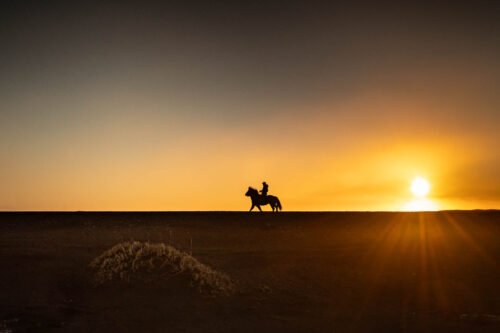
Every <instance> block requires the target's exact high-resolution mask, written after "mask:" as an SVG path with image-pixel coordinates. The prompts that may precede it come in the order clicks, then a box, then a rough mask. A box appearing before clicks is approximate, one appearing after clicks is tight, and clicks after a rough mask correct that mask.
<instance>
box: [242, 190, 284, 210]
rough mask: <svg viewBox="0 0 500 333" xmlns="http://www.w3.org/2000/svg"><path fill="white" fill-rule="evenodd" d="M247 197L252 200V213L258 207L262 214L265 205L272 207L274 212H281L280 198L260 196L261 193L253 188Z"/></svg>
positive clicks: (246, 194)
mask: <svg viewBox="0 0 500 333" xmlns="http://www.w3.org/2000/svg"><path fill="white" fill-rule="evenodd" d="M245 196H247V197H250V199H251V200H252V207H251V208H250V211H252V209H253V208H254V207H255V206H257V208H258V209H259V210H260V211H261V212H262V209H261V208H260V206H265V205H271V208H272V210H273V212H277V211H278V210H281V202H280V199H278V197H275V196H274V195H260V194H259V191H257V190H256V189H254V188H252V187H249V188H248V191H247V193H245Z"/></svg>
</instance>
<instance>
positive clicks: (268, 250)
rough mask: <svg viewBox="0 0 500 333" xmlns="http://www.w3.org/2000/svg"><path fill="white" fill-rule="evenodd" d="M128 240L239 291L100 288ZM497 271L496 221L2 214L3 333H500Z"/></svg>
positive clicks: (487, 215) (417, 215)
mask: <svg viewBox="0 0 500 333" xmlns="http://www.w3.org/2000/svg"><path fill="white" fill-rule="evenodd" d="M130 241H138V242H142V243H150V244H161V243H163V244H165V245H170V246H172V247H174V248H175V249H177V250H180V251H183V252H185V253H186V254H187V255H192V257H194V258H196V260H198V261H199V262H201V263H203V264H204V265H207V266H209V267H211V268H212V269H213V270H215V271H217V272H221V274H224V275H226V276H227V277H228V278H230V279H231V281H232V283H234V290H232V291H231V292H230V293H228V294H224V295H211V294H206V293H201V292H199V291H198V290H197V289H196V288H194V287H192V286H190V285H189V284H178V283H173V282H172V281H173V280H170V279H165V280H161V279H160V280H158V279H157V280H158V281H153V283H141V282H140V281H139V282H138V281H133V282H130V281H129V282H127V281H120V280H116V281H111V282H108V283H105V284H96V283H95V272H93V271H92V269H91V268H90V266H89V265H90V263H91V262H92V261H93V260H94V259H95V258H97V257H99V256H100V255H101V254H102V253H104V252H105V251H107V250H108V249H110V248H112V247H113V246H115V245H116V244H120V243H124V242H130ZM499 259H500V212H499V211H442V212H405V213H403V212H331V213H320V212H316V213H312V212H311V213H307V212H282V213H270V212H265V213H258V212H253V213H248V212H59V213H58V212H37V213H0V267H1V275H0V331H1V332H2V333H7V332H261V333H263V332H500V283H499V281H500V268H499V266H498V263H499ZM171 282H172V283H171Z"/></svg>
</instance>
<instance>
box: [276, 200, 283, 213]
mask: <svg viewBox="0 0 500 333" xmlns="http://www.w3.org/2000/svg"><path fill="white" fill-rule="evenodd" d="M276 203H277V204H278V208H279V210H281V209H282V208H283V207H281V202H280V199H278V197H276Z"/></svg>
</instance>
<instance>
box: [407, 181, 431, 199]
mask: <svg viewBox="0 0 500 333" xmlns="http://www.w3.org/2000/svg"><path fill="white" fill-rule="evenodd" d="M430 189H431V184H430V183H429V181H427V179H425V178H422V177H417V178H415V179H413V180H412V182H411V192H412V193H413V194H414V195H415V196H416V197H419V198H422V197H425V196H426V195H427V193H429V190H430Z"/></svg>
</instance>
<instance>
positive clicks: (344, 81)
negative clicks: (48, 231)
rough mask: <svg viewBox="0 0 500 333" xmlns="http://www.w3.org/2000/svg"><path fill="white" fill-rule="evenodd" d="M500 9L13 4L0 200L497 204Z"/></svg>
mask: <svg viewBox="0 0 500 333" xmlns="http://www.w3.org/2000/svg"><path fill="white" fill-rule="evenodd" d="M498 7H499V6H498V5H497V4H495V2H494V1H492V2H480V1H469V2H468V4H460V3H459V2H457V1H455V2H451V1H450V2H434V3H433V4H425V3H424V2H419V3H418V4H408V3H404V2H401V1H399V2H397V3H381V2H377V3H376V4H375V2H369V3H363V2H357V1H344V2H331V3H330V4H328V5H324V4H316V3H314V2H312V1H307V2H295V1H282V2H262V3H259V2H254V1H253V2H248V3H246V4H244V3H238V2H234V1H233V2H227V3H215V2H204V3H195V2H192V3H187V2H181V1H178V2H151V1H142V2H137V3H132V2H130V3H126V2H122V3H121V4H109V3H108V4H104V3H92V2H90V1H86V2H82V3H77V2H66V4H64V3H63V4H60V3H57V2H50V1H48V2H38V1H33V2H30V1H11V2H8V3H7V4H2V8H1V11H0V41H1V45H2V50H1V52H0V184H1V186H0V210H4V211H10V210H120V211H126V210H247V209H249V207H250V200H249V199H248V198H247V197H245V196H244V193H245V192H246V189H247V188H248V186H252V187H256V188H260V186H261V183H262V181H266V182H267V183H268V184H269V193H270V194H274V195H277V196H278V197H279V198H280V200H281V202H282V204H283V207H284V210H289V211H290V210H327V211H329V210H401V209H405V208H404V207H408V203H409V202H412V201H413V200H416V199H415V198H414V196H413V195H412V193H411V191H410V184H411V181H412V179H414V178H415V177H424V178H426V179H427V180H428V181H429V182H430V184H431V190H430V192H429V194H428V197H427V199H426V200H430V201H432V204H433V207H434V208H436V209H500V153H499V151H500V150H499V148H498V147H499V143H500V133H499V129H500V128H499V125H498V124H499V123H500V66H499V59H500V52H499V51H500V43H499V37H498V36H500V23H499V22H500V9H499V8H498Z"/></svg>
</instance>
